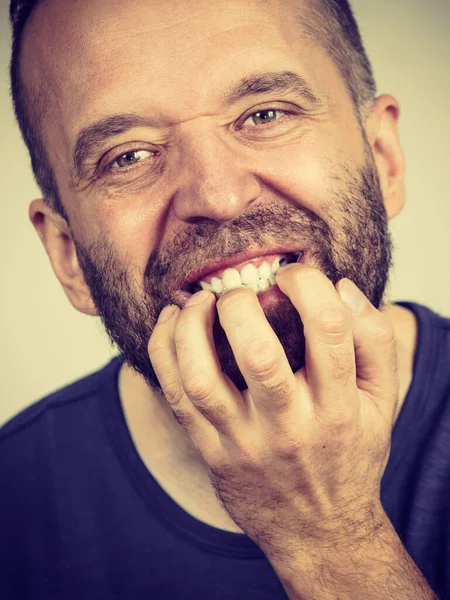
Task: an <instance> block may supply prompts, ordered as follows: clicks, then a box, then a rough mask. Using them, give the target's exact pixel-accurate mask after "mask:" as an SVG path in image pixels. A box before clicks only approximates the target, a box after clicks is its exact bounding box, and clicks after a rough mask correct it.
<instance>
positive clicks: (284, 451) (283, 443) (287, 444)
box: [275, 439, 303, 462]
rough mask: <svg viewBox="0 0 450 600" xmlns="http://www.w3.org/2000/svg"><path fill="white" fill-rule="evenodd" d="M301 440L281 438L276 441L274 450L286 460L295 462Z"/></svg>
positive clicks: (300, 447)
mask: <svg viewBox="0 0 450 600" xmlns="http://www.w3.org/2000/svg"><path fill="white" fill-rule="evenodd" d="M302 446H303V444H302V442H301V441H300V440H284V439H281V440H279V441H278V443H276V447H275V452H276V454H277V455H278V457H279V458H280V459H281V460H283V461H286V462H297V460H298V457H299V455H300V454H301V451H302Z"/></svg>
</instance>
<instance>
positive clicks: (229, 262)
mask: <svg viewBox="0 0 450 600" xmlns="http://www.w3.org/2000/svg"><path fill="white" fill-rule="evenodd" d="M300 252H304V253H306V250H302V249H301V248H295V249H292V248H270V249H269V248H264V249H262V248H258V249H255V250H246V251H245V252H240V253H239V254H235V255H234V256H230V257H229V258H226V259H223V260H219V261H214V262H209V263H206V264H205V265H203V267H202V268H201V269H198V270H196V271H193V272H191V273H190V274H189V276H188V278H187V279H186V280H185V282H184V283H183V285H182V286H181V288H180V291H182V292H187V288H188V287H189V286H190V285H191V284H193V283H195V282H197V281H199V280H201V278H202V277H204V278H206V277H208V276H209V275H211V274H214V273H216V272H218V271H222V270H224V269H227V268H230V267H240V266H241V265H243V264H245V263H247V262H249V261H251V260H252V259H257V258H266V257H267V258H268V259H269V260H270V257H275V256H278V255H279V254H299V253H300Z"/></svg>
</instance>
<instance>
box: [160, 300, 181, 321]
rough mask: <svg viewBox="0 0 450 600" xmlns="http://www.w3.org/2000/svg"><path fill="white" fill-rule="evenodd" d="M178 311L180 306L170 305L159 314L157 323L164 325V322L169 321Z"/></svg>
mask: <svg viewBox="0 0 450 600" xmlns="http://www.w3.org/2000/svg"><path fill="white" fill-rule="evenodd" d="M177 309H178V306H175V305H174V304H168V305H167V306H165V307H164V308H163V309H162V311H161V312H160V313H159V317H158V321H157V322H158V323H164V321H168V320H169V319H170V318H171V317H173V315H174V314H175V313H176V312H177Z"/></svg>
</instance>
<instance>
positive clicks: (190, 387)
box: [184, 373, 216, 404]
mask: <svg viewBox="0 0 450 600" xmlns="http://www.w3.org/2000/svg"><path fill="white" fill-rule="evenodd" d="M215 387H216V386H215V385H213V386H211V381H210V379H209V378H208V377H206V376H205V374H203V373H197V374H195V376H191V377H189V378H188V379H187V380H186V381H185V382H184V391H185V393H186V395H187V396H189V397H190V398H195V400H196V401H197V402H199V403H200V402H204V403H206V404H208V403H209V402H210V399H211V396H212V395H213V392H214V389H215Z"/></svg>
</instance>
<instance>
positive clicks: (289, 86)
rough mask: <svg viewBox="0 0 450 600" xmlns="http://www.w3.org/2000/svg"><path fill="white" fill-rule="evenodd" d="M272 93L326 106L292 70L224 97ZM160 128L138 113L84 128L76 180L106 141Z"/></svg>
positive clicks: (254, 80)
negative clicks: (133, 131) (136, 129)
mask: <svg viewBox="0 0 450 600" xmlns="http://www.w3.org/2000/svg"><path fill="white" fill-rule="evenodd" d="M269 93H276V94H282V95H285V94H290V93H293V94H296V95H297V96H302V97H303V98H305V99H306V100H307V101H308V102H309V103H310V104H312V105H313V107H315V108H317V107H320V106H323V105H324V101H323V100H322V99H321V98H320V97H319V95H318V94H317V93H316V92H315V91H314V90H313V89H312V87H311V86H310V85H309V84H308V82H307V81H306V80H305V79H304V78H303V77H302V76H301V75H298V74H297V73H293V72H292V71H275V72H266V73H253V74H252V75H248V76H246V77H243V78H242V79H240V80H239V81H238V83H237V84H236V85H234V86H233V88H232V89H231V90H229V91H228V92H226V93H225V94H224V95H222V96H221V100H222V102H223V103H224V104H235V103H236V102H238V101H239V100H242V99H243V98H245V97H248V96H257V95H263V94H269ZM158 126H159V127H160V123H158V120H157V119H155V118H152V117H147V116H143V115H139V114H136V113H122V114H116V115H111V116H108V117H103V118H101V119H99V120H97V121H95V122H94V123H91V124H90V125H88V126H86V127H84V128H83V129H82V130H81V131H80V132H79V133H78V135H77V137H76V140H75V144H74V148H73V152H72V161H73V169H71V170H72V182H73V185H74V186H75V185H76V183H75V181H76V180H78V181H80V180H82V179H84V177H85V166H86V163H87V161H88V159H89V157H91V156H92V155H93V154H95V153H96V151H98V150H100V149H101V147H102V146H103V145H104V143H105V142H106V141H107V140H108V139H110V138H113V137H115V136H117V135H120V134H122V133H124V132H125V131H128V130H129V129H132V128H133V127H155V128H156V127H158Z"/></svg>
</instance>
